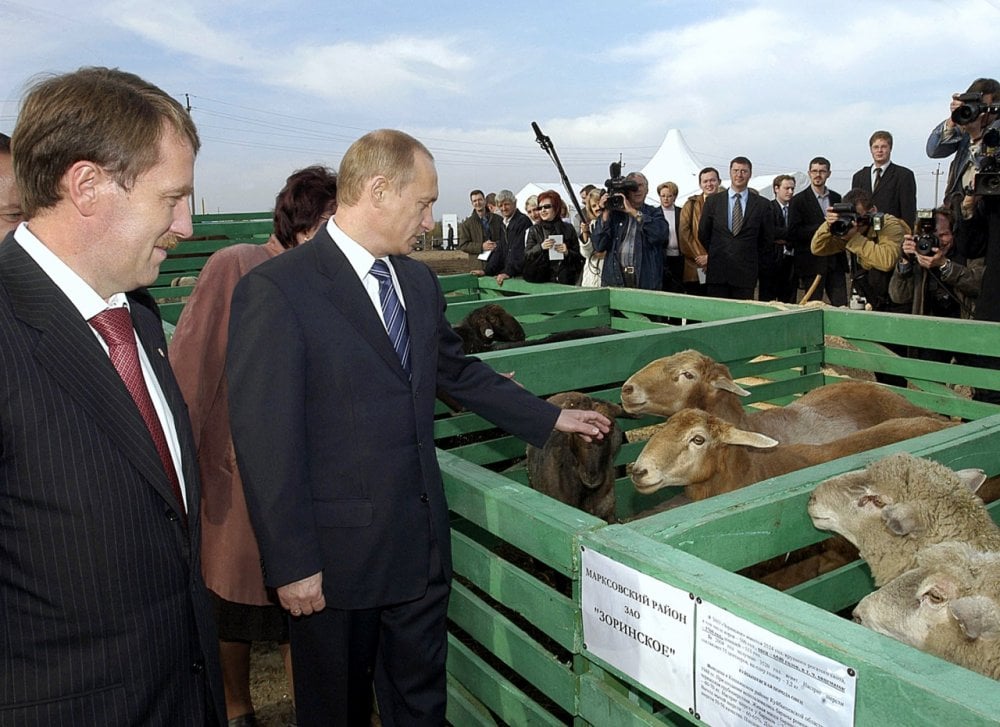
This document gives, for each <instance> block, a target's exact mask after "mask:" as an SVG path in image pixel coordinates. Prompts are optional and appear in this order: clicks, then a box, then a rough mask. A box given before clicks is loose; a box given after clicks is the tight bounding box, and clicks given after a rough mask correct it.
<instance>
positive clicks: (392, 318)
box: [372, 260, 410, 376]
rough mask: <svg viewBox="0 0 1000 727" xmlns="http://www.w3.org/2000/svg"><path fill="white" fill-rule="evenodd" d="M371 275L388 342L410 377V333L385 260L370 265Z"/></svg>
mask: <svg viewBox="0 0 1000 727" xmlns="http://www.w3.org/2000/svg"><path fill="white" fill-rule="evenodd" d="M372 275H374V276H375V279H376V280H378V297H379V300H380V301H381V303H382V317H383V318H384V319H385V328H386V330H387V331H388V332H389V340H390V341H392V347H393V348H395V349H396V355H397V356H399V362H400V363H401V364H402V365H403V370H404V371H405V372H406V374H407V376H409V375H410V332H409V329H408V328H407V326H406V311H405V310H403V305H402V304H401V303H400V302H399V296H397V295H396V288H395V287H394V286H393V284H392V275H391V274H390V273H389V266H388V265H386V264H385V260H376V261H375V263H374V264H373V265H372Z"/></svg>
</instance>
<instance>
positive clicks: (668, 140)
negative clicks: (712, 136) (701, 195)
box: [641, 129, 705, 207]
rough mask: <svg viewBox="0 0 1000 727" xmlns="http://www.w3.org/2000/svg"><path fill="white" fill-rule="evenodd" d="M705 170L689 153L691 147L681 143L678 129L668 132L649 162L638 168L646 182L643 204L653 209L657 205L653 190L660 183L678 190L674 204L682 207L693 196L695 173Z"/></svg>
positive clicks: (696, 190) (695, 185)
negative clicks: (673, 185) (646, 190)
mask: <svg viewBox="0 0 1000 727" xmlns="http://www.w3.org/2000/svg"><path fill="white" fill-rule="evenodd" d="M704 167H705V165H704V164H702V163H701V162H700V161H698V160H697V159H696V158H695V156H694V154H692V153H691V147H689V146H688V145H687V142H686V141H684V137H683V136H681V132H680V129H671V130H670V131H668V132H667V135H666V136H665V137H664V138H663V143H662V144H660V148H659V149H657V150H656V153H655V154H654V155H653V158H652V159H650V160H649V161H648V162H647V163H646V166H644V167H643V168H642V170H641V171H642V173H643V174H645V175H646V179H648V180H649V198H648V199H647V201H648V202H649V203H650V204H651V205H654V206H657V207H658V206H659V205H660V199H659V196H658V195H657V194H656V186H657V185H658V184H661V183H663V182H673V183H674V184H676V185H677V187H678V189H679V190H680V194H679V195H678V196H677V203H678V204H684V200H686V199H687V198H688V197H689V196H690V195H692V194H697V193H698V192H699V191H700V190H699V189H698V172H700V171H701V170H702V169H703V168H704Z"/></svg>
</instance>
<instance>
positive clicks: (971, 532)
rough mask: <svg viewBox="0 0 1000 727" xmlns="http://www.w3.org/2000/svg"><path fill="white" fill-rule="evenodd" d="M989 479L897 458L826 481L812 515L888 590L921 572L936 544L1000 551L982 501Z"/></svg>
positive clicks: (813, 500) (999, 531)
mask: <svg viewBox="0 0 1000 727" xmlns="http://www.w3.org/2000/svg"><path fill="white" fill-rule="evenodd" d="M985 478H986V475H984V474H983V473H982V472H981V471H980V470H961V471H960V472H955V471H954V470H951V469H949V468H947V467H945V466H944V465H942V464H938V463H937V462H932V461H931V460H928V459H921V458H919V457H914V456H913V455H910V454H903V453H900V454H894V455H892V456H891V457H886V458H885V459H882V460H879V461H878V462H872V463H871V464H870V465H868V467H866V468H865V469H863V470H857V471H854V472H845V473H844V474H842V475H838V476H837V477H831V478H830V479H828V480H826V481H825V482H821V483H820V484H819V485H817V486H816V489H815V490H813V493H812V495H811V496H810V498H809V516H810V517H811V518H812V520H813V524H814V525H815V526H816V527H817V528H819V529H820V530H830V531H832V532H835V533H838V534H839V535H843V536H844V537H845V538H847V539H848V540H849V541H851V542H852V543H853V544H854V545H856V546H857V547H858V550H859V551H860V553H861V557H862V558H864V559H865V561H867V563H868V566H869V568H870V569H871V572H872V576H873V577H874V579H875V584H876V585H878V586H881V585H884V584H886V583H888V582H889V581H890V580H892V579H893V578H895V577H897V576H899V575H901V574H902V573H904V572H905V571H907V570H909V569H911V568H913V567H914V566H915V565H916V562H917V561H916V558H917V553H918V552H919V551H920V550H922V549H923V548H926V547H927V546H928V545H933V544H935V543H942V542H945V541H949V540H954V541H962V542H966V543H969V544H970V545H973V546H975V547H977V548H981V549H983V550H1000V528H998V527H997V525H996V523H994V522H993V520H992V518H991V517H990V514H989V511H988V510H987V509H986V507H985V506H984V505H983V501H982V500H980V499H979V498H978V497H977V496H976V494H975V492H976V490H977V489H978V488H979V486H980V485H981V484H982V482H983V481H984V480H985Z"/></svg>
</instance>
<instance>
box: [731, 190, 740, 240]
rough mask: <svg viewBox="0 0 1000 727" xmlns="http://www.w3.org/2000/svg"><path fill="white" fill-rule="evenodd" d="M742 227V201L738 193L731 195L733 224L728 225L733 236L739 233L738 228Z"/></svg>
mask: <svg viewBox="0 0 1000 727" xmlns="http://www.w3.org/2000/svg"><path fill="white" fill-rule="evenodd" d="M742 227H743V202H742V201H741V199H740V195H738V194H736V195H733V224H732V225H731V226H730V229H731V230H732V233H733V236H734V237H735V236H736V235H738V234H740V229H741V228H742Z"/></svg>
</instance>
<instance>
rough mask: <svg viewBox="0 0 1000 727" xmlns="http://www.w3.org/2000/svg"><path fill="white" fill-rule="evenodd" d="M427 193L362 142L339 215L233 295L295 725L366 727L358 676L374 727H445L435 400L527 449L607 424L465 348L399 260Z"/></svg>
mask: <svg viewBox="0 0 1000 727" xmlns="http://www.w3.org/2000/svg"><path fill="white" fill-rule="evenodd" d="M437 194H438V191H437V173H436V171H435V169H434V162H433V159H432V157H431V155H430V152H428V151H427V149H426V148H425V147H424V145H423V144H421V143H420V142H419V141H417V140H416V139H414V138H412V137H410V136H408V135H406V134H403V133H402V132H399V131H393V130H386V129H383V130H380V131H374V132H371V133H370V134H367V135H366V136H364V137H362V138H361V139H359V140H358V141H356V142H355V143H354V144H353V145H352V146H351V147H350V148H349V149H348V150H347V153H346V154H345V155H344V157H343V160H342V161H341V165H340V171H339V174H338V202H339V206H338V209H337V215H336V219H335V220H331V221H330V222H329V223H328V225H327V227H326V228H324V229H323V230H321V231H320V232H319V233H318V234H317V235H316V237H315V238H313V240H312V241H311V242H310V243H309V244H308V245H302V246H300V247H298V248H295V249H294V250H291V251H289V252H287V253H285V254H284V255H281V256H279V257H277V258H274V259H273V260H271V261H268V262H265V263H264V264H262V265H260V266H258V267H257V268H254V270H253V271H252V272H251V273H250V274H249V275H247V276H246V277H244V278H243V279H242V280H241V281H240V283H239V285H238V286H237V288H236V292H235V294H234V296H233V306H232V317H231V321H230V333H229V354H228V364H227V371H228V377H229V400H230V419H231V422H232V427H233V439H234V441H235V444H236V454H237V459H238V462H239V468H240V472H241V473H242V475H243V483H244V488H245V489H246V494H247V504H248V505H249V509H250V515H251V520H252V522H253V524H254V529H255V532H256V534H257V539H258V542H259V543H260V549H261V554H262V559H263V564H264V569H265V581H266V582H267V584H268V585H270V586H272V587H275V588H277V592H278V597H279V599H280V601H281V604H282V606H284V607H285V608H286V609H288V611H289V613H290V614H291V616H292V620H291V627H290V636H291V651H292V662H293V670H294V673H295V696H296V699H295V701H296V709H297V716H298V724H299V725H300V727H309V726H310V725H330V724H337V725H362V724H363V725H367V724H368V720H369V715H370V710H371V682H372V678H373V675H374V682H375V693H376V697H377V699H378V704H379V714H380V716H381V720H382V724H383V725H386V726H387V727H391V726H393V725H408V726H409V725H441V724H444V720H445V703H446V699H445V693H446V692H445V683H446V682H445V655H446V645H447V639H446V620H445V617H446V611H447V603H448V592H449V586H450V579H451V552H450V534H449V525H448V505H447V503H446V502H445V499H444V488H443V484H442V481H441V473H440V470H439V469H438V464H437V458H436V455H435V449H434V435H433V417H434V399H435V391H436V390H437V389H438V388H440V389H441V390H442V391H444V392H446V393H447V394H449V395H451V396H452V397H453V398H454V399H456V400H457V401H459V402H460V403H461V404H463V405H464V406H466V407H468V408H469V409H471V410H473V411H475V412H477V413H479V414H480V415H482V416H484V417H486V418H487V419H489V420H491V421H493V422H495V423H497V424H498V425H501V426H503V427H504V428H506V429H507V430H508V431H510V432H512V433H513V434H515V435H517V436H519V437H522V438H524V439H526V440H527V441H529V442H531V443H533V444H536V445H542V444H544V443H545V441H546V440H547V438H548V436H549V434H550V433H551V431H552V428H553V427H555V428H557V429H559V430H561V431H572V432H579V433H581V436H584V437H585V438H589V437H601V436H603V433H604V432H606V431H607V427H608V424H609V423H610V422H608V420H607V419H606V418H605V417H603V416H601V415H600V414H598V413H597V412H591V411H583V412H580V411H570V410H559V409H557V408H556V407H554V406H552V405H551V404H549V403H547V402H544V401H542V400H540V399H538V398H536V397H534V396H532V395H531V394H529V393H528V392H527V391H525V390H524V389H522V388H521V387H520V386H518V385H517V384H516V383H514V382H512V381H510V380H508V379H505V378H504V377H502V376H500V375H498V374H497V373H495V372H494V371H493V370H492V369H491V368H489V367H488V366H487V365H485V364H484V363H482V362H480V361H478V360H477V359H473V358H468V357H466V356H465V355H464V354H463V353H462V343H461V339H460V338H459V337H458V335H457V334H456V333H455V332H454V331H453V330H452V328H451V326H450V325H449V324H448V321H447V320H446V319H445V316H444V309H445V301H444V297H443V295H442V292H441V288H440V286H439V284H438V282H437V278H436V277H435V275H434V273H433V272H431V271H430V270H429V269H428V268H427V267H426V266H425V265H423V264H421V263H418V262H416V261H414V260H411V259H410V258H408V257H406V255H407V254H408V253H409V252H410V251H411V250H412V249H413V247H414V246H415V244H416V241H417V238H418V237H419V235H420V234H421V232H422V231H423V230H430V229H431V228H432V227H433V225H434V219H433V216H432V210H433V204H434V202H435V200H436V199H437ZM401 307H403V308H404V309H405V310H404V311H401V310H400V309H401ZM401 313H402V315H401V316H400V314H401Z"/></svg>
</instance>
